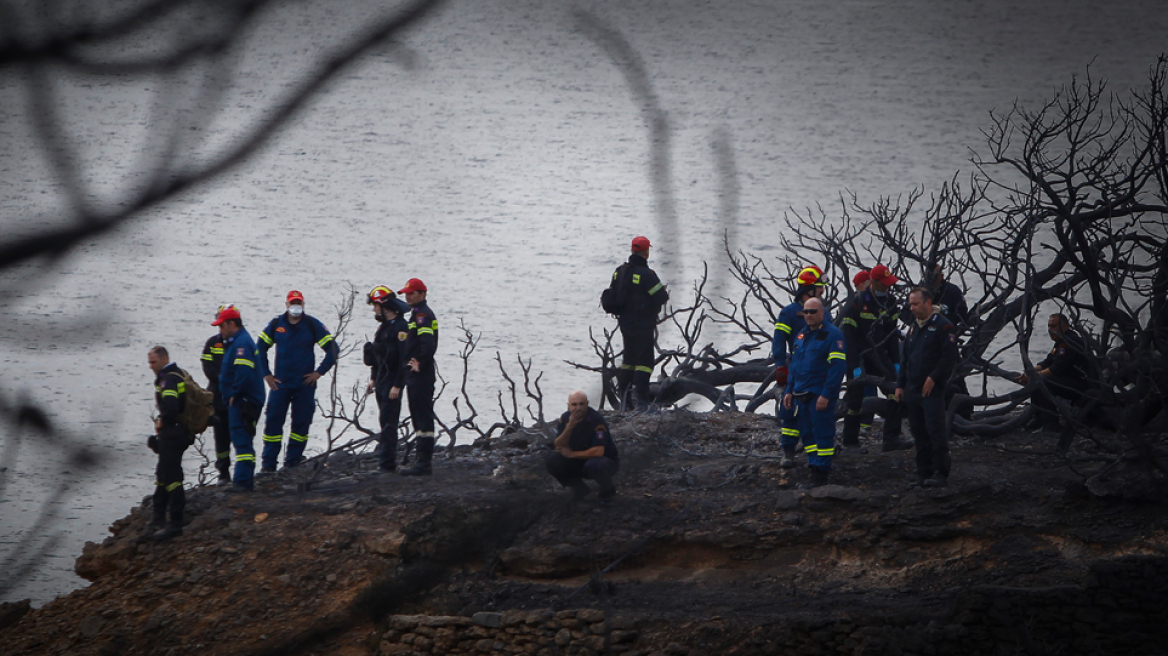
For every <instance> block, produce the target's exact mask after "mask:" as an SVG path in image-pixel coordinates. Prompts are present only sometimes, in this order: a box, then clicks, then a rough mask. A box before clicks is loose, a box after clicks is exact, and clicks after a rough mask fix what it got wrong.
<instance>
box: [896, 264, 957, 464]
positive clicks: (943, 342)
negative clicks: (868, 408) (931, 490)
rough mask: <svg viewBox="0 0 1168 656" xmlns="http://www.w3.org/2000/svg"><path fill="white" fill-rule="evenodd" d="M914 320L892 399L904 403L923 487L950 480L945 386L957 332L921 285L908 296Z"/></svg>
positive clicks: (954, 361)
mask: <svg viewBox="0 0 1168 656" xmlns="http://www.w3.org/2000/svg"><path fill="white" fill-rule="evenodd" d="M908 307H909V310H910V311H911V312H912V316H913V319H914V321H913V323H912V324H911V325H910V326H909V329H908V334H907V335H905V338H904V343H903V344H902V345H901V351H902V353H901V358H900V373H899V374H898V375H897V382H896V398H897V400H899V401H901V402H902V403H903V404H904V408H905V412H906V414H908V424H909V428H910V429H911V430H912V434H913V439H914V440H915V441H916V448H917V481H918V483H920V484H921V485H924V486H925V487H945V486H946V485H948V484H949V469H950V467H949V465H950V462H949V427H948V424H947V423H946V420H945V389H946V387H947V386H948V384H949V378H950V376H952V375H953V368H954V367H955V366H956V364H957V331H956V330H955V329H954V327H953V324H952V323H950V322H949V320H948V319H946V318H945V317H944V316H942V315H941V314H940V313H938V312H936V311H935V309H934V307H933V295H932V293H931V292H929V290H927V289H925V288H924V287H916V288H914V289H913V290H912V291H911V292H910V293H909V295H908Z"/></svg>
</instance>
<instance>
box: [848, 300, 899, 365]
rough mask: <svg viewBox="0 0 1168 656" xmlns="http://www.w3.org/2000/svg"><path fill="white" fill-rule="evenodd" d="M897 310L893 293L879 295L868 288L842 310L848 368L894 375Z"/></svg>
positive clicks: (897, 340)
mask: <svg viewBox="0 0 1168 656" xmlns="http://www.w3.org/2000/svg"><path fill="white" fill-rule="evenodd" d="M898 313H899V308H897V307H896V299H895V297H893V295H892V294H887V295H885V296H878V295H877V294H876V293H875V292H873V291H871V290H865V291H862V292H859V293H857V294H856V295H855V296H853V297H852V298H851V300H849V301H848V302H847V304H846V305H845V306H844V309H843V312H841V313H840V317H841V318H840V328H841V329H842V331H843V334H844V339H845V341H846V342H847V346H848V368H849V369H855V368H857V367H862V368H863V369H864V372H865V373H869V374H873V375H876V376H883V377H885V378H892V377H893V376H894V375H895V366H894V365H895V364H896V363H897V362H899V361H900V335H899V332H900V331H899V330H898V328H897V324H896V320H897V315H898ZM894 333H896V334H894ZM873 344H879V345H880V346H879V348H874V347H873Z"/></svg>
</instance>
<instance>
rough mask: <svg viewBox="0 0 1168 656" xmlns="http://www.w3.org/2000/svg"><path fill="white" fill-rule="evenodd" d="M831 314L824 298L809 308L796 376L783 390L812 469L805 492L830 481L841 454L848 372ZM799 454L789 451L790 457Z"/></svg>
mask: <svg viewBox="0 0 1168 656" xmlns="http://www.w3.org/2000/svg"><path fill="white" fill-rule="evenodd" d="M825 315H826V310H824V306H823V301H821V300H819V299H818V298H812V299H808V300H807V302H806V303H804V304H803V319H804V321H806V322H807V326H806V327H805V328H803V330H801V331H799V334H798V335H796V336H795V346H794V348H793V349H792V351H791V373H790V375H789V376H788V377H787V386H786V388H785V389H784V390H783V408H784V409H785V410H787V411H788V412H790V413H791V414H792V415H794V418H795V422H796V425H797V426H798V430H799V438H800V439H801V440H802V441H803V451H804V452H806V453H807V466H808V468H810V470H811V479H810V480H809V481H808V482H806V483H804V484H802V485H800V486H799V487H800V488H802V489H809V488H814V487H819V486H820V485H825V484H826V483H827V477H828V474H829V473H830V472H831V459H832V456H833V455H835V405H836V402H837V401H838V400H839V392H840V387H841V386H842V384H843V380H844V374H845V373H846V372H847V354H846V353H845V349H844V336H843V333H841V332H840V330H839V328H836V327H835V326H833V325H831V324H830V323H828V322H827V321H825V320H824V318H825ZM784 437H785V436H784ZM794 450H795V448H794V446H790V447H784V449H783V456H784V459H789V458H790V457H791V456H792V455H793V454H794Z"/></svg>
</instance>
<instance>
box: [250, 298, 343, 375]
mask: <svg viewBox="0 0 1168 656" xmlns="http://www.w3.org/2000/svg"><path fill="white" fill-rule="evenodd" d="M272 346H275V347H276V371H275V372H274V375H275V376H276V378H277V379H279V381H280V388H281V389H288V388H297V387H301V386H303V385H304V377H305V376H306V375H308V374H310V373H312V372H313V371H314V370H315V371H316V373H318V374H320V375H322V376H323V375H325V374H326V373H328V370H329V369H332V367H333V364H335V363H336V361H337V351H338V348H337V343H336V341H335V340H333V336H332V334H331V333H329V331H328V328H325V327H324V324H322V323H321V322H320V321H318V320H317V319H316V317H312V316H309V315H307V314H305V315H303V316H301V317H300V321H299V322H297V323H292V322H291V321H289V320H288V313H287V312H285V313H284V314H281V315H280V316H278V317H276V318H275V319H272V320H271V322H269V323H268V327H267V328H264V330H263V332H261V333H260V340H259V351H258V355H259V360H260V366H261V367H262V369H261V371H262V372H263V375H264V376H270V375H273V372H272V370H271V369H270V368H268V349H269V348H270V347H272ZM313 346H319V347H320V348H321V349H322V350H324V359H323V360H321V362H320V366H319V367H315V365H316V353H315V352H314V351H313ZM314 367H315V369H314Z"/></svg>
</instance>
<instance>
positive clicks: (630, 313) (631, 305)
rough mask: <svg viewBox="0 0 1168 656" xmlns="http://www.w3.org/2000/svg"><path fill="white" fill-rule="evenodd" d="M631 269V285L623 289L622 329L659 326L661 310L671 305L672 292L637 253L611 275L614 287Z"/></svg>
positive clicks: (620, 319)
mask: <svg viewBox="0 0 1168 656" xmlns="http://www.w3.org/2000/svg"><path fill="white" fill-rule="evenodd" d="M625 267H629V268H630V270H629V272H628V274H629V286H628V288H627V289H626V290H624V292H625V294H626V296H625V304H624V305H625V307H624V309H623V310H621V313H620V316H619V317H618V318H617V322H618V323H619V324H620V325H621V326H623V327H630V326H633V327H649V328H652V327H654V326H656V325H657V316H658V315H659V314H660V313H661V308H663V307H665V304H666V303H668V302H669V292H668V291H667V290H666V289H665V285H664V284H663V283H662V282H661V279H660V278H658V277H657V272H655V271H653V270H652V269H650V268H649V262H648V260H646V259H645V258H643V257H641V256H640V255H638V254H636V253H632V254H630V255H629V261H628V262H625V263H624V264H622V265H621V266H619V267H617V269H616V271H613V272H612V282H611V283H610V284H611V285H616V284H618V283H619V281H620V278H621V272H622V270H624V269H625Z"/></svg>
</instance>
